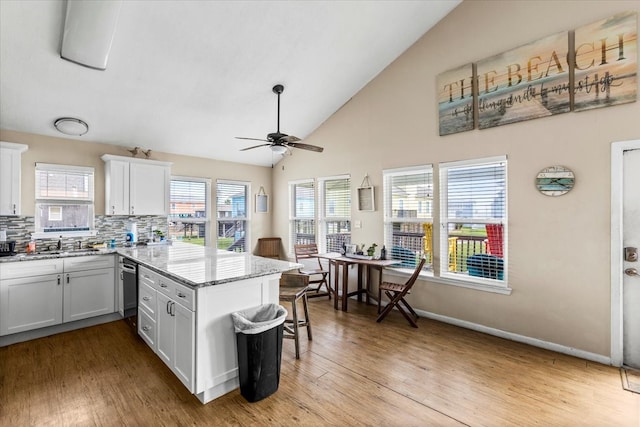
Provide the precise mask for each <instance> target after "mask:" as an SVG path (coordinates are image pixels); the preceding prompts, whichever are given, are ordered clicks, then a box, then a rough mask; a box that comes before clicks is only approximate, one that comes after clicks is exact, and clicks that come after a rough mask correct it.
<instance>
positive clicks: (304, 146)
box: [287, 142, 324, 153]
mask: <svg viewBox="0 0 640 427" xmlns="http://www.w3.org/2000/svg"><path fill="white" fill-rule="evenodd" d="M287 145H288V146H289V147H293V148H301V149H303V150H309V151H315V152H317V153H322V152H323V151H324V148H322V147H318V146H317V145H311V144H303V143H301V142H288V143H287Z"/></svg>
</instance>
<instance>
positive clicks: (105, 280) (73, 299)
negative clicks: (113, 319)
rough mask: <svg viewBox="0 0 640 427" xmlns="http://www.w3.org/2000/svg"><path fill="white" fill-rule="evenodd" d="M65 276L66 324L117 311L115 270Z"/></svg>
mask: <svg viewBox="0 0 640 427" xmlns="http://www.w3.org/2000/svg"><path fill="white" fill-rule="evenodd" d="M64 276H65V277H64V298H63V300H64V305H63V312H62V313H63V315H62V320H63V321H64V322H73V321H74V320H80V319H86V318H89V317H95V316H100V315H102V314H109V313H113V312H114V311H115V303H114V301H115V299H114V297H115V286H114V270H113V268H101V269H98V270H87V271H76V272H72V273H65V274H64Z"/></svg>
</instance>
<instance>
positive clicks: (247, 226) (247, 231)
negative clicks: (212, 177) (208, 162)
mask: <svg viewBox="0 0 640 427" xmlns="http://www.w3.org/2000/svg"><path fill="white" fill-rule="evenodd" d="M220 184H230V185H242V186H244V187H245V215H244V216H242V217H240V216H237V217H235V216H231V217H224V218H219V217H218V186H219V185H220ZM250 194H251V182H249V181H239V180H230V179H217V180H216V195H215V200H216V204H215V206H216V232H215V240H214V244H215V248H218V238H219V236H218V229H219V223H220V222H221V220H222V221H223V222H228V221H244V250H243V251H242V252H243V253H250V252H251V245H250V243H251V209H252V206H251V197H250Z"/></svg>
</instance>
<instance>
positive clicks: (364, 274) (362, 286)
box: [317, 252, 401, 311]
mask: <svg viewBox="0 0 640 427" xmlns="http://www.w3.org/2000/svg"><path fill="white" fill-rule="evenodd" d="M317 257H318V258H321V259H326V260H328V261H329V277H330V280H331V278H333V285H332V288H333V289H332V290H333V294H334V299H333V304H334V308H335V309H336V310H338V309H341V310H342V311H347V301H348V300H349V298H350V297H352V296H357V299H358V301H359V302H362V296H363V295H364V296H365V301H366V303H367V304H369V302H370V299H371V298H373V299H375V300H376V302H377V301H378V298H379V297H378V295H374V294H373V293H372V284H373V283H372V278H371V272H372V271H373V270H376V271H378V272H379V274H378V286H380V283H382V270H383V269H384V268H385V267H389V266H392V265H394V264H399V263H401V261H400V260H395V259H376V258H371V257H367V256H362V255H359V256H358V255H355V256H354V255H351V256H349V255H342V254H340V253H338V252H329V253H323V254H318V255H317ZM351 265H357V266H358V286H357V288H356V289H355V290H353V291H351V292H349V269H348V267H349V266H351ZM331 266H333V267H334V271H335V274H331ZM341 284H342V289H340V285H341Z"/></svg>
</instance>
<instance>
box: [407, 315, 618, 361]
mask: <svg viewBox="0 0 640 427" xmlns="http://www.w3.org/2000/svg"><path fill="white" fill-rule="evenodd" d="M416 313H418V314H419V315H420V316H421V317H426V318H428V319H433V320H437V321H439V322H443V323H448V324H450V325H454V326H459V327H461V328H466V329H471V330H472V331H477V332H482V333H484V334H488V335H493V336H496V337H500V338H504V339H508V340H511V341H516V342H521V343H524V344H528V345H531V346H534V347H539V348H543V349H546V350H551V351H555V352H557V353H562V354H567V355H569V356H573V357H579V358H580V359H585V360H591V361H593V362H597V363H602V364H603V365H611V364H612V360H611V359H610V358H609V357H607V356H604V355H601V354H596V353H591V352H588V351H584V350H580V349H577V348H573V347H567V346H564V345H560V344H556V343H552V342H549V341H543V340H540V339H537V338H532V337H527V336H525V335H520V334H515V333H513V332H507V331H503V330H501V329H495V328H491V327H489V326H484V325H480V324H477V323H473V322H468V321H466V320H460V319H456V318H453V317H448V316H443V315H441V314H436V313H431V312H428V311H423V310H416Z"/></svg>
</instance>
